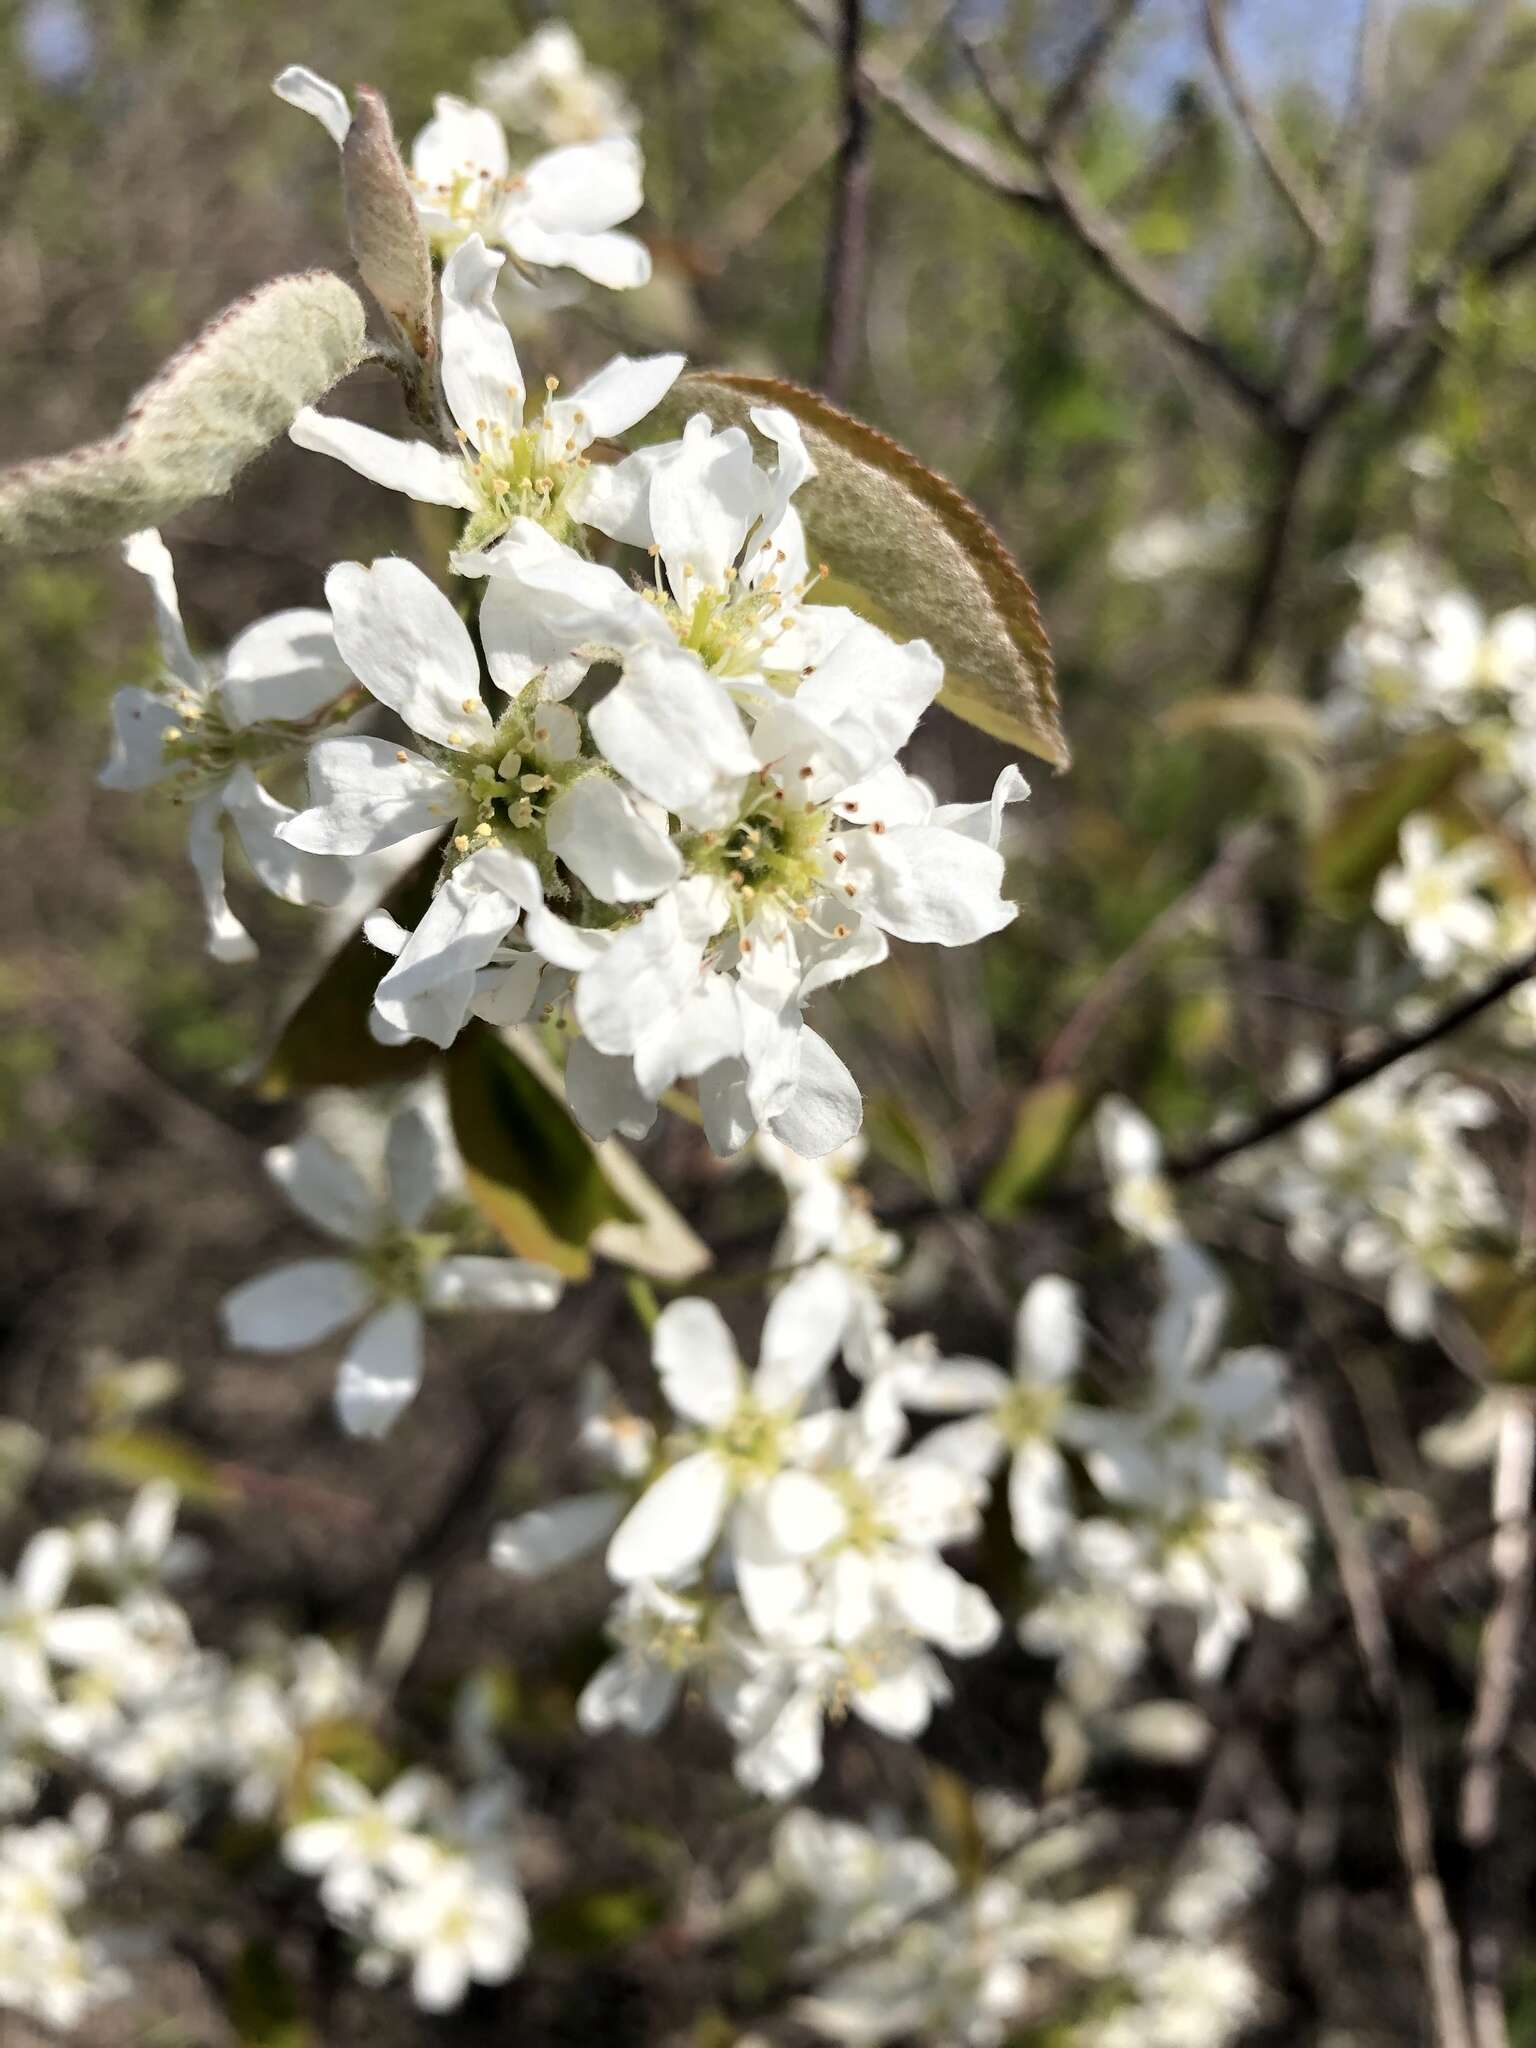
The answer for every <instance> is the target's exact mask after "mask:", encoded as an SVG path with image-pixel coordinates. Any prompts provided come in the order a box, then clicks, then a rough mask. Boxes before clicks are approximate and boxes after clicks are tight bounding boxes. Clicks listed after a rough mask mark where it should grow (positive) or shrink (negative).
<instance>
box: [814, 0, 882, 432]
mask: <svg viewBox="0 0 1536 2048" xmlns="http://www.w3.org/2000/svg"><path fill="white" fill-rule="evenodd" d="M839 5H840V7H841V12H842V27H841V36H840V40H839V44H838V53H837V67H838V93H839V103H840V106H841V110H842V139H841V141H840V142H839V144H838V151H837V167H836V172H835V175H834V180H833V188H832V221H831V228H830V232H829V234H828V237H827V264H826V278H825V282H824V285H823V289H822V312H821V372H820V379H819V381H820V384H821V388H822V390H823V391H824V392H825V393H826V394H827V396H828V398H831V399H835V400H837V401H839V402H841V401H842V400H843V399H845V398H846V397H847V395H848V386H849V383H850V381H851V379H852V376H853V366H854V359H855V356H856V355H857V352H858V345H859V334H860V332H861V328H862V316H863V310H864V269H865V258H866V254H867V249H868V242H869V177H870V163H869V105H868V100H867V98H866V94H867V92H868V87H867V86H866V84H865V81H864V72H863V55H864V4H863V0H839Z"/></svg>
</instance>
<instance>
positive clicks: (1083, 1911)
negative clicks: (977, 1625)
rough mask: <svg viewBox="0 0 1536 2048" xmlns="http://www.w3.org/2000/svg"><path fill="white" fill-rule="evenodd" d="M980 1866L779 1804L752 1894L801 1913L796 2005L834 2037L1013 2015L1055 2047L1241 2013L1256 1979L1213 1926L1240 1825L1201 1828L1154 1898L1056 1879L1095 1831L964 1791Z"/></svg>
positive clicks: (1083, 1857)
mask: <svg viewBox="0 0 1536 2048" xmlns="http://www.w3.org/2000/svg"><path fill="white" fill-rule="evenodd" d="M975 1804H976V1821H977V1826H978V1831H979V1832H980V1834H981V1836H982V1839H983V1842H984V1843H985V1845H986V1848H987V1850H988V1851H989V1852H990V1853H989V1855H988V1859H987V1862H986V1865H985V1867H984V1868H983V1869H982V1870H980V1871H979V1872H975V1873H971V1874H969V1875H962V1872H961V1870H960V1869H958V1868H957V1867H956V1866H955V1864H953V1863H952V1862H951V1861H950V1860H949V1858H948V1857H947V1856H945V1855H944V1853H943V1852H942V1851H941V1850H940V1849H938V1848H937V1847H936V1846H935V1845H934V1844H933V1843H931V1842H929V1841H926V1840H924V1839H922V1838H921V1837H917V1836H903V1835H899V1834H897V1833H896V1832H895V1831H894V1828H893V1827H891V1826H890V1825H889V1824H887V1825H885V1826H883V1827H880V1828H875V1829H872V1828H864V1827H859V1826H857V1825H855V1824H854V1823H852V1822H849V1821H839V1820H828V1819H824V1818H823V1817H822V1816H820V1815H818V1814H813V1813H811V1812H808V1811H805V1810H797V1811H795V1812H792V1813H789V1814H786V1816H785V1817H784V1819H783V1820H782V1821H781V1822H780V1823H779V1825H778V1828H777V1829H776V1830H775V1834H774V1840H773V1862H772V1868H771V1876H770V1879H769V1882H768V1883H767V1884H766V1885H763V1886H761V1887H760V1888H759V1898H760V1901H761V1902H762V1903H771V1902H774V1901H776V1900H778V1899H784V1900H786V1901H788V1902H789V1903H791V1904H792V1905H794V1906H795V1907H797V1908H798V1910H799V1911H800V1913H801V1915H802V1916H803V1924H804V1936H803V1939H804V1947H803V1949H802V1953H801V1967H802V1971H803V1974H804V1975H805V1976H807V1977H810V1978H811V1979H812V1981H813V1986H814V1988H813V1989H812V1990H811V1991H810V1992H809V1993H808V1995H807V1996H805V1997H804V1998H802V1999H801V2000H800V2001H799V2002H798V2004H797V2007H796V2017H797V2018H799V2019H800V2020H801V2021H802V2022H803V2023H804V2024H805V2025H807V2026H808V2027H810V2028H811V2029H812V2030H813V2031H814V2032H816V2033H818V2034H820V2035H822V2036H823V2037H825V2038H826V2039H829V2040H832V2041H839V2042H844V2043H847V2044H848V2048H878V2044H880V2043H882V2042H886V2041H895V2040H907V2039H913V2040H922V2041H931V2042H933V2043H935V2044H936V2048H997V2044H999V2043H1001V2042H1002V2041H1004V2040H1006V2039H1009V2038H1013V2037H1014V2036H1015V2035H1016V2034H1017V2030H1018V2029H1019V2027H1020V2026H1021V2024H1029V2025H1034V2026H1040V2025H1048V2026H1049V2029H1050V2038H1051V2039H1052V2040H1053V2041H1058V2040H1059V2041H1061V2042H1063V2043H1064V2044H1073V2048H1090V2044H1092V2048H1099V2044H1102V2043H1105V2042H1108V2043H1110V2044H1112V2048H1132V2044H1135V2048H1222V2044H1223V2043H1225V2042H1228V2041H1231V2040H1233V2039H1234V2038H1235V2037H1236V2036H1237V2034H1238V2033H1239V2031H1240V2030H1241V2029H1242V2028H1243V2027H1244V2026H1245V2025H1246V2024H1248V2023H1249V2022H1250V2021H1252V2020H1253V2019H1254V2018H1255V2017H1257V2015H1258V2012H1259V2009H1260V2004H1261V1995H1260V1986H1259V1980H1258V1978H1257V1976H1256V1975H1255V1972H1254V1970H1253V1967H1252V1965H1251V1964H1250V1963H1249V1961H1248V1959H1247V1957H1246V1956H1245V1955H1244V1953H1243V1951H1242V1949H1241V1948H1239V1947H1238V1946H1237V1945H1236V1944H1235V1943H1233V1942H1232V1941H1230V1939H1227V1938H1219V1937H1222V1932H1223V1929H1224V1928H1225V1927H1226V1925H1227V1924H1228V1923H1230V1921H1231V1920H1232V1919H1233V1918H1234V1917H1235V1916H1236V1915H1237V1914H1238V1913H1239V1912H1240V1911H1241V1910H1242V1908H1243V1907H1244V1906H1245V1905H1246V1904H1247V1903H1248V1902H1249V1900H1250V1899H1251V1898H1252V1897H1253V1896H1254V1894H1255V1893H1256V1892H1257V1891H1258V1890H1259V1889H1260V1887H1261V1886H1262V1883H1263V1880H1264V1876H1265V1865H1264V1858H1263V1856H1262V1854H1261V1853H1260V1850H1259V1848H1258V1844H1257V1843H1256V1842H1255V1841H1254V1839H1253V1837H1252V1836H1251V1835H1249V1834H1248V1833H1247V1832H1246V1831H1245V1830H1244V1829H1242V1828H1237V1827H1230V1826H1227V1827H1213V1828H1208V1829H1206V1830H1205V1831H1204V1832H1203V1833H1202V1834H1201V1835H1200V1836H1199V1837H1198V1838H1197V1840H1196V1843H1195V1845H1194V1848H1193V1851H1192V1853H1191V1854H1190V1857H1189V1859H1188V1862H1187V1864H1186V1867H1185V1868H1184V1870H1183V1871H1182V1872H1181V1873H1180V1874H1179V1875H1178V1877H1177V1878H1176V1880H1175V1882H1174V1883H1173V1884H1172V1886H1171V1887H1169V1889H1168V1890H1167V1891H1166V1892H1165V1893H1164V1895H1163V1897H1162V1899H1161V1901H1160V1902H1159V1903H1158V1904H1157V1906H1156V1907H1155V1908H1150V1909H1149V1908H1148V1907H1146V1906H1143V1905H1141V1904H1140V1903H1139V1902H1138V1900H1137V1898H1136V1896H1135V1894H1134V1893H1133V1892H1132V1891H1131V1890H1129V1889H1128V1888H1127V1887H1125V1886H1123V1885H1116V1884H1111V1885H1102V1886H1101V1887H1100V1888H1099V1889H1098V1890H1090V1891H1085V1890H1083V1889H1082V1888H1081V1879H1080V1878H1079V1879H1078V1882H1077V1883H1076V1884H1075V1885H1074V1884H1073V1882H1072V1880H1073V1879H1074V1877H1075V1876H1077V1873H1078V1872H1079V1871H1080V1870H1081V1867H1082V1865H1083V1864H1084V1863H1085V1862H1086V1861H1088V1860H1089V1859H1090V1858H1092V1857H1093V1856H1095V1855H1096V1854H1098V1853H1099V1852H1101V1851H1102V1849H1103V1847H1104V1841H1103V1836H1102V1831H1101V1830H1099V1829H1097V1828H1095V1827H1094V1826H1093V1824H1092V1823H1089V1824H1083V1823H1081V1822H1076V1823H1074V1822H1068V1821H1063V1820H1061V1819H1060V1818H1057V1819H1055V1820H1054V1822H1053V1821H1052V1819H1051V1817H1050V1816H1048V1815H1044V1814H1033V1813H1030V1812H1028V1811H1025V1810H1020V1809H1018V1808H1016V1807H1013V1806H1012V1804H1011V1803H1010V1802H1006V1801H992V1800H986V1799H978V1800H977V1801H976V1803H975Z"/></svg>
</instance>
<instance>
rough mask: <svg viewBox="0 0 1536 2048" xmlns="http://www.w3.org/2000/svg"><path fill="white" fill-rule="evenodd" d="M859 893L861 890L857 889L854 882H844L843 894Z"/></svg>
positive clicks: (852, 894) (853, 894)
mask: <svg viewBox="0 0 1536 2048" xmlns="http://www.w3.org/2000/svg"><path fill="white" fill-rule="evenodd" d="M858 893H859V892H858V890H857V889H856V888H855V887H854V885H853V883H852V882H844V884H843V894H844V895H845V896H857V895H858Z"/></svg>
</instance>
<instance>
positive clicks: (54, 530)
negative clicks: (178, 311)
mask: <svg viewBox="0 0 1536 2048" xmlns="http://www.w3.org/2000/svg"><path fill="white" fill-rule="evenodd" d="M365 346H366V342H365V334H364V315H363V304H362V301H361V299H359V297H358V296H357V293H356V292H354V291H353V290H352V288H351V286H350V285H346V284H343V282H342V281H341V279H340V278H339V277H335V276H333V275H332V274H331V273H330V272H329V271H327V270H311V271H305V272H303V273H302V274H300V275H298V276H295V277H279V278H274V279H273V280H272V282H271V283H270V284H264V285H262V286H260V287H259V288H258V289H257V290H256V291H254V292H252V293H250V295H249V296H248V297H246V298H243V299H238V300H236V302H235V304H234V305H232V306H230V307H227V308H226V310H225V311H224V312H222V313H221V314H220V315H219V317H218V318H217V319H216V320H214V321H213V322H211V323H210V325H209V326H207V327H205V328H204V329H203V331H202V333H201V334H200V335H198V337H197V339H196V340H195V341H193V342H191V343H189V344H188V346H187V347H186V348H184V349H182V350H181V352H180V353H179V354H178V355H175V356H173V357H172V358H171V360H170V361H169V362H168V363H167V364H166V365H165V367H164V369H162V370H161V371H160V373H159V374H158V376H156V377H155V378H154V379H153V380H152V381H151V382H150V383H149V384H147V385H145V387H144V389H143V390H142V391H141V392H140V393H139V394H138V396H137V397H136V398H135V399H134V401H133V403H132V404H131V405H130V406H129V408H128V411H127V414H126V415H125V417H124V419H123V423H122V425H121V426H120V427H119V428H118V430H117V432H116V433H115V434H113V435H111V436H109V437H108V438H107V439H106V440H104V441H96V442H92V443H91V444H90V445H89V446H88V447H84V448H73V449H71V450H70V451H69V452H68V453H67V454H64V455H49V456H44V457H42V458H41V459H40V460H38V461H36V462H24V463H21V464H19V465H18V466H17V467H16V468H14V469H8V470H0V551H10V552H14V553H17V554H59V553H65V552H68V551H69V550H71V549H75V548H89V547H99V546H101V545H102V544H103V543H105V542H108V541H113V540H120V539H121V538H122V537H123V536H124V535H125V534H129V533H134V532H137V531H138V530H139V529H140V528H142V527H146V526H158V525H160V524H161V522H162V521H163V520H166V519H169V518H170V517H171V516H172V514H174V513H176V512H180V511H181V510H183V509H184V507H186V506H188V505H195V504H196V503H197V502H198V500H199V499H201V498H212V497H217V496H220V495H221V494H222V493H223V492H225V491H227V490H228V489H229V487H230V485H231V483H233V481H234V479H235V477H236V476H237V475H238V474H239V472H240V471H241V470H242V469H243V468H244V467H245V465H246V464H247V463H248V462H252V461H254V460H255V458H256V457H257V456H258V455H260V454H261V452H262V451H263V449H265V448H268V447H270V445H271V444H272V442H274V441H275V440H276V439H277V438H278V436H279V435H280V434H282V433H285V432H286V431H287V428H288V426H289V424H290V423H291V422H292V420H293V417H294V415H295V414H296V413H297V412H298V411H299V410H300V409H301V408H302V407H304V406H306V405H313V404H314V403H315V401H316V400H317V399H319V398H322V397H323V396H324V395H325V393H326V392H327V391H329V390H330V389H331V387H332V385H334V384H336V383H338V382H339V381H340V379H341V378H343V377H345V376H346V375H347V373H348V372H349V371H350V370H353V369H355V368H356V367H357V365H358V363H359V362H360V361H361V360H362V357H363V352H364V348H365Z"/></svg>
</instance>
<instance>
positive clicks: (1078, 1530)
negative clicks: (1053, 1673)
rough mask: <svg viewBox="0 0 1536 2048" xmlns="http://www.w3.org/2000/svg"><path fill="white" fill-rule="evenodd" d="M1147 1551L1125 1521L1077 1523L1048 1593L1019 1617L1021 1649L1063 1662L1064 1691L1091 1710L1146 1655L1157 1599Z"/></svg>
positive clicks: (1117, 1688) (1095, 1709) (1105, 1699)
mask: <svg viewBox="0 0 1536 2048" xmlns="http://www.w3.org/2000/svg"><path fill="white" fill-rule="evenodd" d="M1146 1555H1147V1544H1146V1541H1145V1539H1144V1537H1143V1536H1142V1535H1141V1534H1140V1533H1139V1532H1137V1531H1135V1530H1132V1529H1130V1528H1127V1527H1126V1526H1125V1525H1124V1524H1122V1523H1119V1522H1111V1521H1108V1520H1105V1519H1101V1518H1099V1517H1093V1518H1090V1519H1089V1520H1087V1521H1083V1522H1078V1523H1076V1524H1075V1525H1074V1526H1073V1528H1072V1529H1071V1530H1070V1531H1069V1532H1068V1536H1067V1541H1066V1544H1065V1546H1064V1552H1063V1555H1062V1556H1061V1557H1059V1558H1058V1559H1056V1560H1055V1561H1054V1574H1055V1575H1054V1577H1053V1579H1052V1582H1051V1584H1050V1586H1049V1588H1048V1590H1047V1592H1046V1595H1045V1598H1044V1599H1043V1600H1041V1601H1040V1602H1039V1603H1038V1604H1037V1605H1035V1606H1033V1607H1031V1608H1029V1609H1028V1610H1027V1612H1026V1613H1025V1614H1024V1616H1023V1617H1022V1619H1021V1620H1020V1622H1019V1631H1018V1633H1019V1641H1020V1643H1021V1644H1022V1645H1023V1647H1024V1648H1025V1649H1026V1650H1028V1651H1029V1652H1030V1654H1031V1655H1032V1656H1037V1657H1054V1658H1057V1659H1059V1660H1060V1669H1059V1671H1058V1678H1059V1680H1060V1683H1061V1685H1062V1688H1063V1690H1064V1691H1065V1692H1066V1694H1067V1696H1068V1698H1069V1699H1071V1700H1072V1701H1073V1702H1074V1703H1075V1704H1076V1705H1077V1706H1079V1707H1081V1708H1082V1709H1084V1710H1085V1711H1086V1712H1088V1713H1096V1712H1098V1711H1100V1710H1101V1709H1102V1708H1104V1707H1105V1706H1107V1705H1108V1703H1109V1702H1110V1701H1111V1700H1112V1699H1113V1698H1114V1696H1115V1695H1116V1693H1118V1692H1119V1691H1120V1689H1121V1687H1122V1686H1123V1685H1124V1683H1125V1681H1126V1679H1128V1678H1129V1677H1130V1676H1131V1675H1132V1673H1133V1672H1135V1671H1136V1670H1138V1669H1139V1668H1140V1665H1141V1663H1142V1660H1143V1659H1144V1657H1145V1656H1146V1650H1147V1627H1148V1623H1149V1621H1150V1619H1151V1614H1152V1610H1153V1607H1154V1606H1155V1604H1156V1599H1157V1589H1156V1585H1155V1582H1154V1581H1153V1579H1152V1576H1151V1574H1150V1572H1149V1571H1148V1569H1147V1563H1146Z"/></svg>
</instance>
